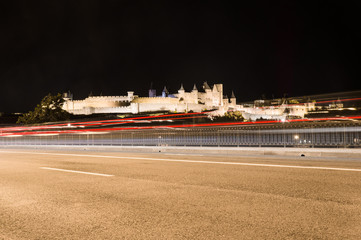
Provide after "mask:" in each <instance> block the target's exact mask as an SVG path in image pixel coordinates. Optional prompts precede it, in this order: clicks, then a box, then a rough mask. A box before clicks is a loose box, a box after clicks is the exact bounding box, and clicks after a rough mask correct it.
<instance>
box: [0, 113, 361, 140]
mask: <svg viewBox="0 0 361 240" xmlns="http://www.w3.org/2000/svg"><path fill="white" fill-rule="evenodd" d="M350 119H361V116H353V117H333V118H317V119H291V120H288V122H314V121H327V120H333V121H335V120H350ZM274 123H280V121H276V120H269V121H258V122H227V123H200V124H182V125H160V126H135V127H118V128H97V129H74V130H64V131H41V132H39V131H37V132H21V133H19V132H17V133H14V135H19V134H22V135H36V134H72V133H83V132H104V131H106V132H112V131H126V130H146V129H161V128H163V129H164V128H193V127H216V126H236V125H262V124H274ZM5 134H6V135H4V133H3V134H0V136H9V135H12V134H11V133H5Z"/></svg>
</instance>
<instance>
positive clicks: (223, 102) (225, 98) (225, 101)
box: [222, 95, 229, 106]
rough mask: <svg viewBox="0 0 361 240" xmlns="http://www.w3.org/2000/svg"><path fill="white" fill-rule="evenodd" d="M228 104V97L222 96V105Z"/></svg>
mask: <svg viewBox="0 0 361 240" xmlns="http://www.w3.org/2000/svg"><path fill="white" fill-rule="evenodd" d="M228 105H229V99H228V96H227V95H226V96H224V97H223V99H222V106H228Z"/></svg>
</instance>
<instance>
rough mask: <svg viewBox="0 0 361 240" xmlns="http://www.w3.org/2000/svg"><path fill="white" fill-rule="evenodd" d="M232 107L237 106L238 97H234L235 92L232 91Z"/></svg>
mask: <svg viewBox="0 0 361 240" xmlns="http://www.w3.org/2000/svg"><path fill="white" fill-rule="evenodd" d="M230 100H231V104H230V105H231V106H236V96H234V92H233V91H232V95H231V99H230Z"/></svg>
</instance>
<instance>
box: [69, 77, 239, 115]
mask: <svg viewBox="0 0 361 240" xmlns="http://www.w3.org/2000/svg"><path fill="white" fill-rule="evenodd" d="M203 89H204V92H203V91H198V89H197V88H196V85H194V87H193V90H192V91H191V92H186V91H185V90H184V88H183V85H181V88H180V89H179V90H178V93H175V94H169V93H168V92H167V90H166V88H164V90H163V92H162V96H157V97H154V96H152V97H139V96H137V95H134V92H132V91H129V92H128V95H127V96H89V97H87V98H85V99H83V100H73V99H72V96H71V94H70V93H69V94H66V95H65V96H64V99H65V103H64V105H63V109H64V110H66V111H68V112H70V113H73V114H76V115H79V114H85V115H89V114H94V113H134V114H135V113H141V112H155V111H172V112H189V111H193V112H196V111H197V112H199V111H203V110H205V109H208V110H211V109H219V108H220V107H222V106H225V105H228V104H229V100H228V98H226V99H224V98H223V84H215V85H214V86H213V89H212V88H210V87H209V85H208V84H207V82H205V83H204V84H203ZM235 102H236V100H235V98H234V99H232V100H231V104H233V105H235Z"/></svg>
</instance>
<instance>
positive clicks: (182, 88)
mask: <svg viewBox="0 0 361 240" xmlns="http://www.w3.org/2000/svg"><path fill="white" fill-rule="evenodd" d="M179 90H183V91H184V87H183V83H181V87H180V89H179Z"/></svg>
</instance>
